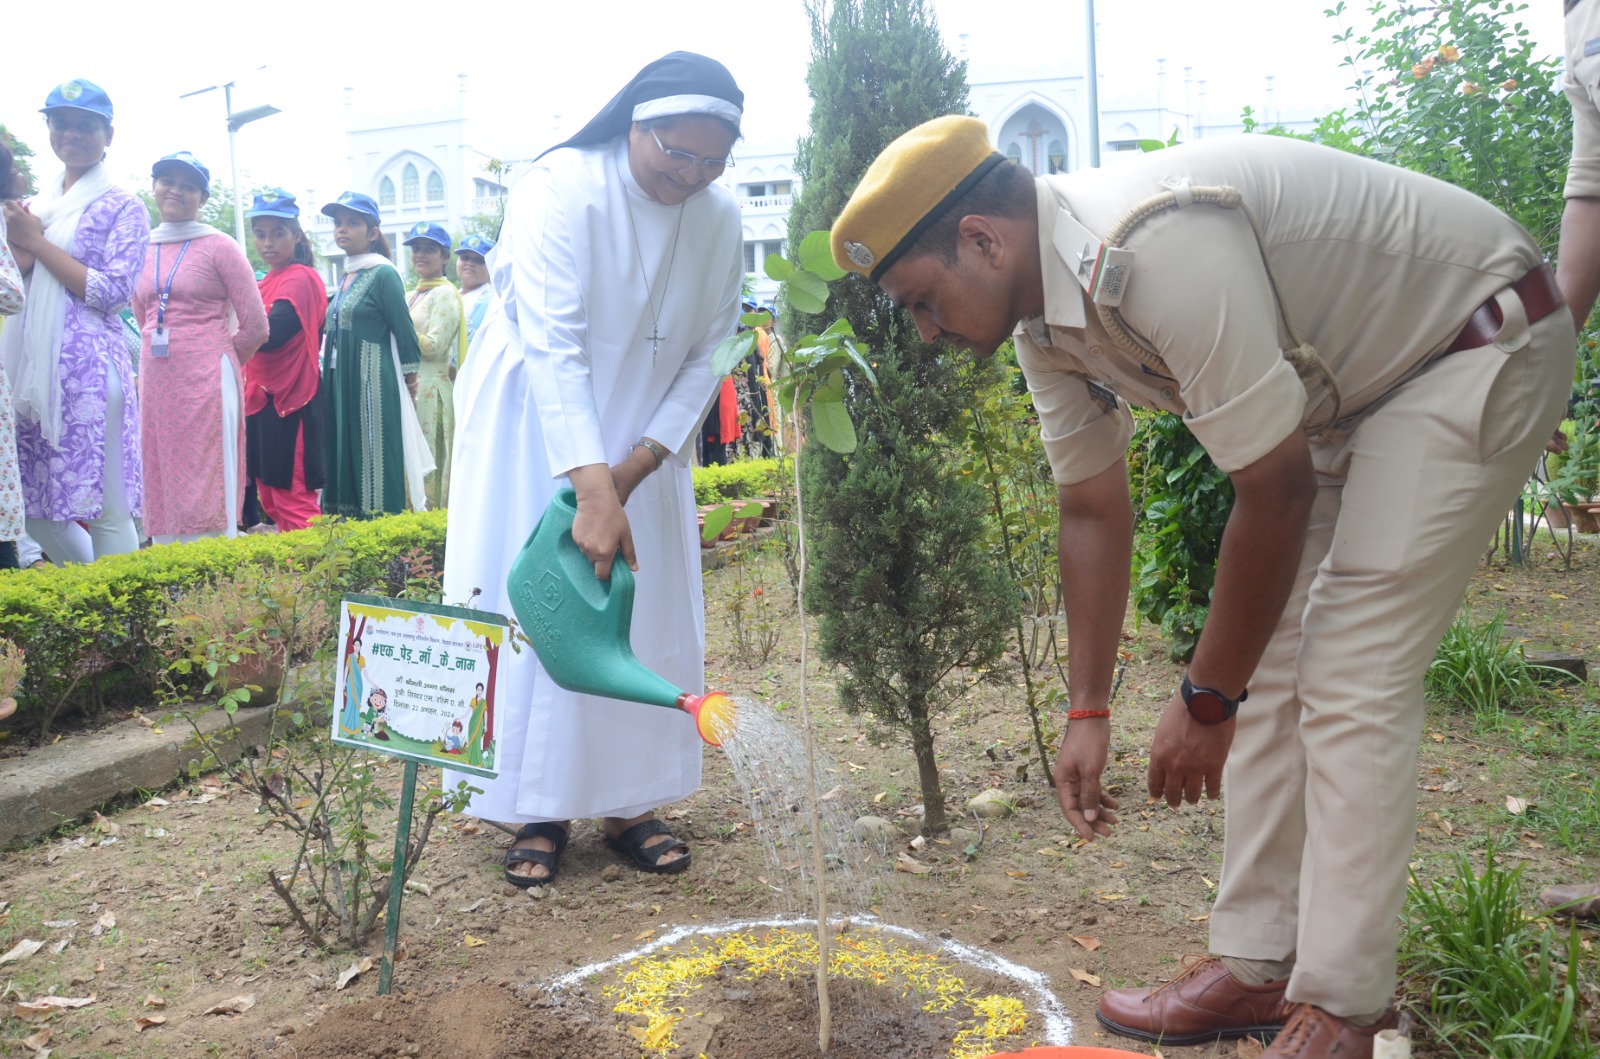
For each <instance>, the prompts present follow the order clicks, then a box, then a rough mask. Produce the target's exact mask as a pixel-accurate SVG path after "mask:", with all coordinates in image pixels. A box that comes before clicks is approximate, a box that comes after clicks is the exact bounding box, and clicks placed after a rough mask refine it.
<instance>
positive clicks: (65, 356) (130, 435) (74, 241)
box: [0, 80, 150, 563]
mask: <svg viewBox="0 0 1600 1059" xmlns="http://www.w3.org/2000/svg"><path fill="white" fill-rule="evenodd" d="M44 114H45V119H46V121H47V123H48V124H49V128H50V147H51V149H52V150H53V151H54V152H55V155H56V157H57V158H59V159H60V160H61V162H62V164H63V165H64V166H65V167H66V169H65V172H63V173H62V174H61V176H59V177H57V178H56V179H55V180H54V181H52V182H50V183H49V184H48V185H47V186H46V188H45V190H44V192H43V193H42V194H40V195H39V196H38V197H36V198H35V199H33V200H32V201H30V202H29V203H28V204H27V205H26V206H22V205H18V204H16V203H10V202H8V203H6V204H5V210H6V224H7V228H8V234H9V237H10V242H11V247H12V250H13V251H14V252H15V253H16V255H17V259H18V260H17V263H18V265H20V266H21V267H22V268H23V270H24V271H25V272H26V273H27V274H28V281H27V282H28V301H27V308H26V309H24V310H23V314H22V315H21V316H20V317H16V318H14V319H13V320H12V321H11V322H10V323H9V324H8V325H7V327H6V331H5V334H4V335H0V342H3V343H4V351H5V364H6V370H7V374H8V375H10V377H11V382H12V387H13V391H14V392H13V398H14V403H15V408H16V413H17V451H18V462H19V464H20V467H21V471H22V492H23V499H24V501H25V503H26V505H27V513H28V533H29V535H30V536H32V537H33V538H34V539H35V540H37V541H38V542H39V543H40V545H41V546H43V548H44V550H45V553H46V554H47V555H49V557H50V558H51V559H52V560H54V561H55V562H57V563H66V562H89V561H91V560H92V559H96V558H99V557H100V556H102V555H114V554H118V553H121V552H131V551H136V550H137V549H138V547H139V538H138V533H137V531H136V530H135V529H134V524H133V519H134V517H136V516H137V515H138V514H139V512H140V508H141V501H142V495H143V489H142V476H141V473H140V467H141V464H140V444H139V401H138V395H137V393H136V392H135V389H134V381H133V371H132V365H131V364H130V361H129V356H128V347H127V343H126V341H125V339H124V338H123V329H122V321H121V320H120V319H119V318H118V315H117V314H118V313H119V312H120V311H121V310H122V308H123V307H124V306H126V305H127V304H128V302H129V299H130V298H131V297H132V296H133V287H134V282H135V281H136V280H137V279H138V276H139V272H140V269H141V268H142V267H143V265H144V257H145V249H146V246H147V244H148V242H149V238H150V220H149V214H148V213H146V211H145V208H144V204H143V203H141V202H140V201H139V200H138V199H137V198H135V197H134V196H133V195H131V194H129V193H128V192H127V191H125V190H123V189H121V188H118V187H115V186H113V185H112V184H111V182H110V178H109V177H108V176H107V175H106V173H105V167H104V165H103V159H104V156H105V148H106V146H107V145H108V144H110V142H111V138H112V128H111V101H110V100H109V99H108V98H107V97H106V95H105V93H104V92H103V91H102V90H101V89H100V88H98V87H97V86H95V85H93V84H91V83H90V82H88V81H83V80H77V81H68V82H66V83H64V84H62V85H59V86H57V88H55V89H54V90H53V91H52V92H51V93H50V97H49V99H48V100H47V101H46V103H45V107H44ZM13 364H16V365H17V369H18V370H13ZM79 520H82V521H84V522H86V523H87V524H88V531H87V532H85V531H84V529H83V527H82V526H80V525H78V521H79Z"/></svg>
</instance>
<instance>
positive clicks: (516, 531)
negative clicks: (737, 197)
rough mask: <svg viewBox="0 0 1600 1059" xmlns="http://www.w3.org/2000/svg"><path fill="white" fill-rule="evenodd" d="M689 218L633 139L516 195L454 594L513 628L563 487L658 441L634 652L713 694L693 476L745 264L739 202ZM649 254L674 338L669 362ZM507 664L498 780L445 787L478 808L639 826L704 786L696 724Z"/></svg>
mask: <svg viewBox="0 0 1600 1059" xmlns="http://www.w3.org/2000/svg"><path fill="white" fill-rule="evenodd" d="M630 206H631V211H632V218H633V224H632V225H630V222H629V207H630ZM682 209H683V211H684V212H683V219H682V227H681V229H680V228H679V218H678V210H679V207H676V206H664V205H662V204H660V203H658V202H655V201H653V200H651V199H649V198H647V197H646V196H645V195H644V193H643V192H642V191H641V190H640V189H639V186H638V184H637V183H636V182H635V181H634V179H633V175H632V174H631V173H630V172H629V170H628V162H627V140H626V137H624V138H622V139H620V140H618V141H614V142H612V143H609V144H604V145H600V146H596V147H586V148H565V149H562V150H558V151H555V152H553V153H551V154H549V155H547V156H546V157H545V158H544V159H543V160H542V161H541V162H540V163H539V165H538V167H536V168H535V169H533V170H532V171H530V172H529V173H528V174H527V175H526V176H525V177H524V178H523V179H522V180H521V181H520V182H519V183H518V184H517V186H516V187H515V189H513V191H512V192H511V197H510V199H509V201H508V203H507V209H506V220H505V226H504V229H503V231H502V233H501V239H500V242H499V243H498V245H497V246H496V247H495V252H494V260H493V266H492V267H493V272H492V281H493V282H492V285H493V288H494V291H495V296H494V301H493V303H492V304H491V305H490V307H489V310H488V313H487V315H486V317H485V319H484V321H483V324H482V326H481V327H480V328H479V331H478V334H477V336H476V338H475V340H474V342H473V344H472V350H471V352H470V353H469V354H468V356H467V359H466V364H465V365H464V367H463V369H462V371H461V373H460V375H459V376H458V377H457V379H456V384H455V400H456V434H455V448H454V457H453V463H452V469H451V487H450V489H451V492H450V515H449V529H448V535H447V538H446V543H445V569H444V598H445V599H446V601H448V602H451V603H455V602H464V601H465V600H467V598H468V597H469V596H470V595H471V594H472V590H473V589H475V588H476V589H481V590H482V591H481V594H480V595H478V596H477V597H476V598H475V599H473V601H472V604H471V605H472V606H475V607H478V608H481V609H483V610H488V611H493V612H496V613H501V614H506V615H508V616H509V615H510V613H511V610H510V604H509V602H508V600H507V598H506V591H505V588H506V575H507V571H508V569H509V567H510V564H511V561H512V560H513V559H514V558H515V557H516V555H517V553H518V551H520V550H521V548H522V545H523V543H524V542H525V541H526V540H527V537H528V535H529V534H530V533H531V532H532V531H533V527H534V525H535V524H536V523H537V522H538V520H539V516H540V515H541V514H542V513H543V512H544V509H545V506H546V505H547V504H548V503H549V501H550V498H551V497H552V496H554V495H555V493H556V491H557V490H558V489H561V488H563V487H565V486H566V485H567V484H568V483H567V480H566V478H565V477H564V476H565V474H566V473H567V472H568V471H570V470H571V469H572V468H574V467H581V466H584V465H587V464H593V463H606V464H615V463H618V462H620V461H621V460H622V459H623V457H624V456H626V454H627V451H628V448H629V446H631V445H632V444H633V443H634V442H635V441H637V440H638V439H639V437H640V436H641V435H648V436H649V437H652V438H654V439H656V440H657V441H659V442H661V443H662V444H664V445H666V446H667V447H668V448H669V449H670V450H672V452H673V455H672V456H670V457H669V458H668V459H667V461H666V462H665V464H664V465H663V466H662V467H661V468H660V470H658V471H656V472H655V473H654V474H652V475H650V476H649V477H648V478H646V479H645V480H644V482H643V483H641V484H640V486H639V487H638V489H637V490H635V491H634V493H633V495H632V496H631V497H630V498H629V500H628V504H627V508H626V511H627V515H628V520H629V522H630V524H631V526H632V529H633V540H634V546H635V549H636V551H637V555H638V561H639V572H638V578H637V591H636V595H635V597H634V611H633V634H632V635H633V649H634V652H635V653H636V654H637V655H638V657H639V659H640V660H641V661H643V662H644V664H645V665H647V666H649V667H650V668H651V669H653V670H655V671H656V672H657V673H659V674H661V676H663V677H665V678H666V679H667V680H669V681H672V682H673V683H674V684H677V685H678V686H679V687H681V688H683V689H685V690H688V691H693V692H697V693H698V692H701V691H703V690H704V686H705V607H704V601H703V597H702V595H701V585H700V544H699V535H698V533H697V532H696V528H695V503H694V490H693V487H692V483H691V481H690V475H689V466H690V458H691V455H692V453H693V450H694V435H695V431H696V429H697V428H698V427H699V425H700V422H701V420H702V418H703V417H704V415H705V412H706V409H707V408H708V407H709V406H710V403H711V400H712V398H713V397H714V396H715V394H716V390H717V385H718V380H717V379H716V378H715V377H714V376H713V375H712V374H711V370H710V359H711V351H712V349H713V348H714V347H715V346H716V344H717V343H718V342H720V341H721V340H722V339H723V338H725V337H727V336H728V335H730V334H732V333H733V330H734V326H735V320H736V318H737V315H738V311H739V289H740V282H741V280H742V278H743V259H742V248H741V228H740V221H739V208H738V206H737V205H736V204H735V203H734V201H733V198H732V196H731V195H729V194H728V192H727V191H725V190H724V189H723V188H720V187H716V186H712V187H710V188H707V189H706V190H704V191H701V192H700V193H698V194H696V195H695V196H694V197H692V198H691V199H689V200H688V201H687V202H686V203H684V205H683V207H682ZM635 228H636V229H637V233H638V246H639V248H638V249H637V250H636V249H635V244H634V238H635V236H634V232H635ZM675 231H678V232H680V234H679V235H678V237H677V238H678V243H679V245H678V247H677V256H676V262H675V263H672V262H671V259H672V251H673V247H672V244H673V238H674V232H675ZM641 256H642V258H643V265H644V271H645V272H646V273H647V274H648V278H649V281H650V289H651V290H652V291H653V293H654V298H655V302H656V304H657V306H658V307H659V309H660V328H661V330H660V333H661V334H662V335H663V336H665V340H664V341H663V342H662V343H661V346H660V351H659V353H658V355H657V357H656V360H655V363H654V364H652V363H651V347H650V340H649V338H648V336H649V335H650V334H651V331H652V329H653V328H654V327H655V326H656V321H655V319H654V318H653V316H652V314H651V311H650V307H649V305H648V304H647V297H646V288H645V277H644V276H643V275H641V269H640V257H641ZM669 273H670V278H669ZM501 664H502V665H503V666H504V667H505V670H506V674H505V682H504V684H503V685H502V686H503V688H504V692H505V694H504V697H503V698H502V699H500V700H499V701H497V703H496V709H495V727H496V733H495V735H496V745H497V748H498V749H497V751H496V759H495V765H496V767H497V768H498V770H499V773H500V775H499V777H498V778H497V779H495V780H483V779H481V778H474V777H470V776H464V775H462V774H459V773H446V776H445V783H446V785H447V786H452V787H453V786H454V785H455V784H456V782H457V780H459V779H466V780H468V782H469V783H471V784H473V785H474V786H478V787H482V788H483V789H484V793H483V794H480V795H477V796H476V797H474V799H473V801H472V805H471V807H470V811H471V812H472V813H473V814H475V815H477V816H481V817H484V818H486V819H490V820H500V821H506V822H527V821H531V820H565V819H573V818H585V817H595V816H619V817H629V816H636V815H638V814H639V813H642V812H644V811H645V810H646V809H650V808H654V807H655V806H658V805H661V804H664V803H666V802H671V801H675V800H677V799H679V798H682V797H684V796H686V795H688V794H690V793H691V792H692V791H694V790H695V789H696V788H697V787H698V786H699V785H700V740H699V738H698V736H697V735H696V734H695V728H694V723H693V721H692V720H691V719H690V718H689V716H688V715H687V714H685V713H682V712H680V711H677V710H667V709H663V708H662V707H659V706H645V705H640V704H638V703H630V702H622V701H619V700H615V699H603V698H597V697H594V696H588V695H576V694H573V693H571V692H567V691H563V690H561V689H560V688H558V687H556V686H555V684H554V682H553V681H551V680H550V678H549V677H548V676H547V675H546V674H545V672H544V670H543V668H542V667H540V665H539V663H538V660H537V659H536V658H535V657H534V654H533V652H532V651H531V650H529V649H527V648H526V647H524V649H523V650H522V651H521V652H520V653H513V652H509V651H508V652H505V653H503V654H502V655H501Z"/></svg>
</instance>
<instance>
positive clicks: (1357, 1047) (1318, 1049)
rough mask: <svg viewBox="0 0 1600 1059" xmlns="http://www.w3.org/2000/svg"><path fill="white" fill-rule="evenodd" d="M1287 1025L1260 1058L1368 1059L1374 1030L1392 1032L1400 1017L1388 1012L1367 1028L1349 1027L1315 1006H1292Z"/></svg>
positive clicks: (1375, 1031)
mask: <svg viewBox="0 0 1600 1059" xmlns="http://www.w3.org/2000/svg"><path fill="white" fill-rule="evenodd" d="M1293 1008H1294V1012H1293V1014H1291V1015H1290V1016H1289V1022H1288V1024H1287V1025H1286V1026H1284V1027H1283V1032H1282V1033H1280V1034H1278V1036H1277V1039H1276V1040H1274V1041H1273V1042H1272V1045H1271V1047H1269V1048H1268V1049H1267V1050H1266V1051H1264V1052H1262V1053H1261V1059H1324V1057H1327V1056H1337V1057H1338V1059H1372V1042H1373V1041H1374V1040H1375V1039H1377V1036H1378V1031H1380V1030H1392V1029H1394V1028H1395V1027H1396V1026H1397V1025H1399V1024H1400V1018H1399V1016H1398V1015H1396V1014H1395V1013H1394V1011H1393V1010H1389V1011H1386V1012H1384V1013H1383V1018H1381V1019H1379V1020H1378V1021H1377V1022H1376V1023H1375V1024H1373V1025H1371V1026H1352V1025H1350V1023H1348V1022H1346V1021H1345V1020H1344V1019H1341V1018H1339V1017H1338V1016H1337V1015H1330V1014H1328V1013H1327V1012H1326V1011H1323V1010H1322V1009H1321V1008H1319V1007H1317V1006H1316V1005H1315V1004H1295V1005H1293Z"/></svg>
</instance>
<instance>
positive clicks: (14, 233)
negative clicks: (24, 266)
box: [5, 199, 44, 254]
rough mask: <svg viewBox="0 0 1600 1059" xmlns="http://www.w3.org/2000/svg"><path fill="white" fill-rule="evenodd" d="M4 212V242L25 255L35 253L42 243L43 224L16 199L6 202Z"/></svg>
mask: <svg viewBox="0 0 1600 1059" xmlns="http://www.w3.org/2000/svg"><path fill="white" fill-rule="evenodd" d="M5 212H6V241H7V242H9V243H10V244H11V245H12V247H14V248H15V249H17V250H21V251H23V252H25V253H28V254H33V253H35V252H37V251H38V249H39V244H40V243H42V242H44V222H43V221H41V220H40V219H39V218H37V217H35V216H34V215H33V211H31V210H29V209H28V207H27V206H26V205H24V204H23V203H21V202H19V201H17V200H16V199H7V200H6V202H5Z"/></svg>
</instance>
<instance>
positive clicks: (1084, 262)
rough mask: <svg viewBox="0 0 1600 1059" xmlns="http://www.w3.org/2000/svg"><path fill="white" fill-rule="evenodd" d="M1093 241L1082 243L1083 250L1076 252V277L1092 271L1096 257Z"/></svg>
mask: <svg viewBox="0 0 1600 1059" xmlns="http://www.w3.org/2000/svg"><path fill="white" fill-rule="evenodd" d="M1096 256H1097V255H1096V253H1095V248H1094V244H1093V243H1084V244H1083V250H1082V252H1080V253H1079V254H1078V278H1079V279H1083V278H1084V277H1086V276H1088V275H1089V273H1090V272H1093V271H1094V261H1095V257H1096Z"/></svg>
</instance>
